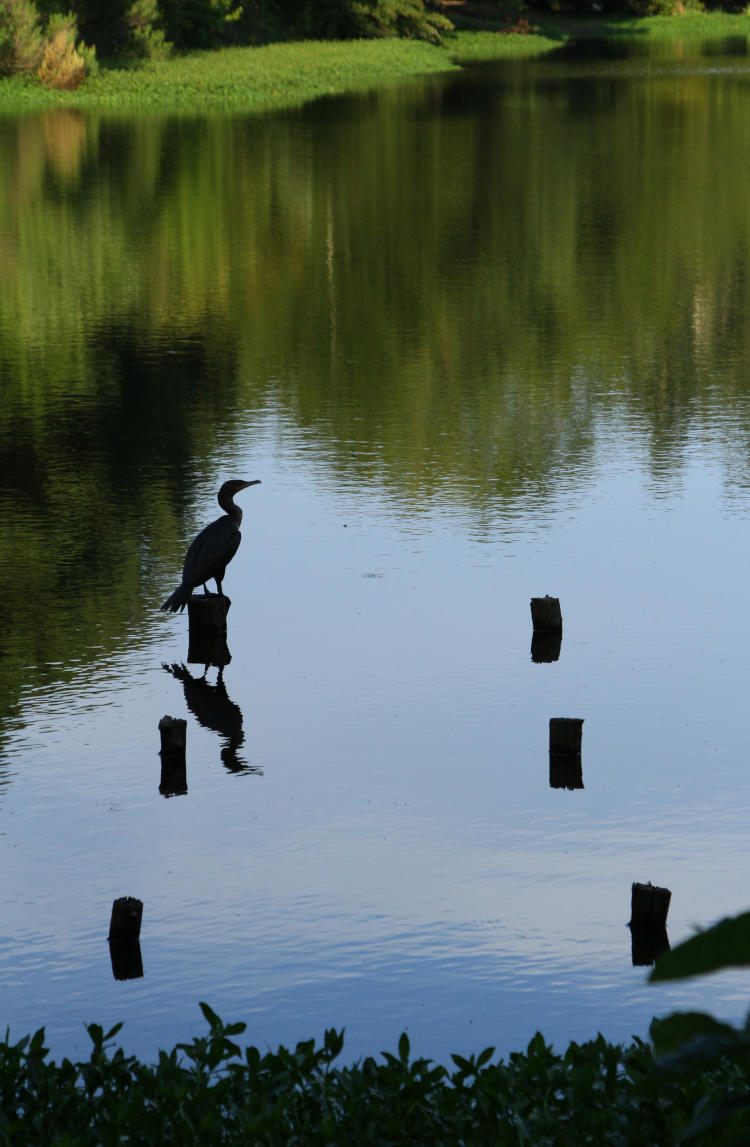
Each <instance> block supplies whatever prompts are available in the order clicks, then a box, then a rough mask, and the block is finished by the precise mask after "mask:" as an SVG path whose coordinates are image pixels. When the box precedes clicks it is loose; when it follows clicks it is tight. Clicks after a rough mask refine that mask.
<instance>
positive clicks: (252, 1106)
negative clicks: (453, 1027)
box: [0, 1004, 746, 1147]
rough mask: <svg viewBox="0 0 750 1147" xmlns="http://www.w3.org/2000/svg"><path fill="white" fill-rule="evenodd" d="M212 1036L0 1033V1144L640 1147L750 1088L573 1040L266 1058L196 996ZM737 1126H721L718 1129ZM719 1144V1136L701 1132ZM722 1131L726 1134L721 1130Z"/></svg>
mask: <svg viewBox="0 0 750 1147" xmlns="http://www.w3.org/2000/svg"><path fill="white" fill-rule="evenodd" d="M201 1009H202V1011H203V1014H204V1017H205V1018H206V1020H207V1021H208V1025H209V1032H208V1034H207V1035H205V1036H198V1037H196V1038H195V1039H193V1041H192V1042H191V1043H189V1044H179V1045H178V1046H177V1047H175V1048H174V1049H173V1050H172V1051H170V1052H166V1051H162V1052H160V1053H159V1057H158V1061H157V1063H156V1064H154V1065H147V1064H144V1063H142V1062H140V1061H139V1060H137V1059H136V1058H135V1057H134V1056H127V1055H125V1053H124V1052H123V1050H122V1049H121V1048H117V1049H114V1050H113V1048H112V1046H111V1041H112V1040H113V1039H114V1037H115V1036H116V1035H117V1033H118V1032H119V1030H120V1027H121V1025H120V1024H118V1025H116V1026H115V1027H114V1028H113V1029H112V1030H111V1031H110V1032H107V1033H106V1034H105V1033H104V1031H103V1029H102V1028H101V1027H100V1026H99V1025H97V1024H92V1025H90V1027H89V1028H88V1032H89V1035H90V1037H91V1040H92V1049H91V1054H90V1057H89V1059H88V1060H86V1061H82V1062H79V1063H72V1062H71V1061H70V1060H68V1059H63V1060H62V1062H61V1063H60V1064H56V1063H53V1062H51V1061H50V1060H49V1058H48V1052H47V1049H46V1048H45V1046H44V1030H43V1029H41V1030H40V1031H38V1032H37V1033H36V1034H35V1035H34V1036H33V1037H28V1036H27V1037H25V1038H24V1039H22V1040H20V1041H18V1042H17V1043H12V1042H11V1041H10V1039H9V1036H8V1035H7V1034H6V1038H5V1040H4V1041H3V1042H1V1043H0V1143H5V1144H23V1145H24V1147H33V1145H36V1144H40V1145H41V1144H44V1145H45V1147H47V1145H49V1144H60V1145H62V1144H76V1145H79V1144H80V1145H87V1144H92V1145H93V1144H101V1143H113V1144H114V1143H119V1142H137V1143H154V1144H157V1143H158V1144H161V1145H169V1144H179V1145H180V1147H189V1145H190V1144H201V1145H202V1147H205V1145H207V1144H218V1143H221V1144H227V1145H231V1144H243V1145H246V1144H248V1143H263V1144H266V1145H268V1147H274V1145H276V1144H278V1145H279V1147H281V1145H282V1144H288V1143H304V1144H306V1145H309V1147H315V1145H317V1144H320V1145H321V1147H322V1145H323V1144H325V1145H326V1147H330V1145H333V1144H351V1143H358V1144H359V1143H367V1142H373V1143H377V1144H379V1145H380V1147H387V1145H388V1144H393V1145H401V1144H404V1145H406V1144H409V1145H413V1144H415V1143H425V1144H426V1143H429V1144H435V1145H438V1144H459V1143H460V1144H487V1143H493V1144H497V1145H501V1147H502V1145H505V1144H507V1145H510V1144H513V1145H514V1147H515V1145H517V1144H519V1143H529V1144H534V1145H535V1147H544V1145H549V1147H555V1145H558V1144H559V1145H560V1147H563V1145H565V1147H574V1145H575V1144H579V1143H581V1144H583V1143H617V1144H623V1145H631V1144H632V1145H633V1147H636V1145H637V1147H642V1145H643V1144H644V1143H658V1144H659V1145H660V1147H670V1145H671V1144H674V1143H676V1142H677V1141H678V1138H679V1136H680V1135H681V1133H682V1132H683V1131H684V1130H685V1129H686V1127H687V1126H688V1124H689V1123H690V1121H691V1119H692V1118H693V1116H694V1113H695V1111H696V1109H699V1108H700V1107H701V1105H703V1106H705V1105H706V1104H707V1103H710V1102H711V1101H712V1100H713V1099H714V1098H715V1096H716V1095H718V1094H723V1093H724V1092H725V1091H726V1088H727V1087H731V1088H734V1089H735V1090H737V1089H742V1088H745V1090H746V1083H745V1080H744V1078H740V1077H741V1073H740V1072H739V1070H738V1069H737V1067H736V1065H733V1064H731V1063H730V1062H728V1061H726V1062H724V1061H720V1062H718V1063H716V1064H714V1065H713V1066H712V1067H711V1068H710V1069H707V1070H705V1071H702V1072H700V1071H698V1072H692V1073H690V1074H688V1075H684V1074H683V1075H669V1074H665V1073H663V1072H660V1071H659V1070H658V1068H657V1066H656V1064H655V1061H654V1058H653V1053H652V1051H651V1048H650V1047H649V1045H648V1044H646V1043H643V1042H642V1041H640V1040H635V1041H634V1042H633V1043H632V1044H631V1045H630V1046H628V1047H622V1046H621V1045H618V1044H610V1043H607V1041H606V1040H605V1039H604V1038H603V1037H602V1036H599V1037H598V1038H597V1039H595V1040H593V1041H591V1042H589V1043H585V1044H580V1045H579V1044H575V1043H571V1045H570V1046H569V1047H568V1049H567V1050H566V1051H565V1052H564V1053H563V1054H562V1055H558V1054H555V1052H554V1051H553V1050H552V1048H551V1047H549V1046H548V1045H547V1044H546V1043H545V1041H544V1039H543V1038H542V1036H541V1035H536V1036H535V1037H534V1039H533V1040H532V1041H531V1043H530V1044H529V1046H528V1049H527V1051H526V1052H525V1053H523V1054H520V1053H517V1054H513V1055H511V1056H510V1057H509V1059H508V1060H507V1062H503V1061H499V1062H493V1056H494V1049H492V1048H487V1049H485V1050H484V1051H482V1052H480V1053H479V1054H478V1055H475V1056H470V1057H468V1058H466V1057H463V1056H459V1055H454V1056H453V1057H452V1059H453V1067H452V1069H451V1070H450V1071H449V1070H448V1069H447V1068H445V1067H443V1066H441V1065H439V1064H435V1063H433V1062H432V1061H430V1060H428V1059H420V1058H416V1059H413V1058H411V1049H410V1046H409V1040H408V1038H407V1036H406V1035H405V1034H404V1035H402V1036H401V1038H400V1040H399V1042H398V1048H397V1051H396V1052H395V1053H393V1054H392V1053H388V1052H384V1053H382V1054H381V1056H380V1057H379V1059H378V1060H376V1059H374V1058H372V1057H370V1056H368V1057H366V1058H365V1059H362V1060H360V1061H358V1062H357V1063H355V1064H353V1065H352V1066H344V1067H341V1066H335V1064H334V1061H335V1060H336V1059H337V1058H338V1057H339V1056H340V1055H341V1053H342V1050H343V1045H344V1037H343V1032H341V1033H338V1032H336V1031H334V1030H333V1029H331V1030H329V1031H327V1032H326V1033H325V1038H324V1040H323V1043H322V1045H321V1046H316V1045H315V1041H314V1040H309V1041H307V1042H302V1043H298V1044H297V1046H296V1048H295V1049H294V1050H289V1049H287V1048H284V1047H280V1048H279V1049H278V1050H277V1051H269V1052H266V1053H265V1054H261V1052H260V1051H259V1050H258V1049H257V1048H254V1047H249V1048H246V1049H242V1048H241V1047H240V1046H239V1045H238V1044H237V1042H236V1039H237V1037H238V1036H240V1035H241V1034H242V1032H243V1031H244V1029H245V1025H244V1024H242V1023H235V1024H224V1023H223V1022H222V1021H221V1019H220V1018H219V1017H218V1016H217V1015H216V1014H215V1012H213V1011H212V1010H211V1008H210V1007H208V1005H207V1004H201ZM727 1131H728V1128H727V1126H724V1128H723V1134H726V1133H727ZM704 1141H706V1142H712V1141H713V1140H704ZM716 1142H722V1143H727V1142H729V1140H727V1139H726V1138H724V1139H721V1140H716Z"/></svg>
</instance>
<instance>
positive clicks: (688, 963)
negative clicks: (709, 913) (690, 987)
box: [649, 912, 750, 980]
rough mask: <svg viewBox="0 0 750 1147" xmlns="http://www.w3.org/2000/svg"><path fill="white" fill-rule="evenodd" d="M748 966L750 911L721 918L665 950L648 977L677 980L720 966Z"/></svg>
mask: <svg viewBox="0 0 750 1147" xmlns="http://www.w3.org/2000/svg"><path fill="white" fill-rule="evenodd" d="M748 966H750V912H743V913H742V915H741V916H733V917H731V918H730V919H727V920H721V921H719V923H718V924H715V925H714V927H713V928H709V929H707V931H705V932H698V933H697V934H696V935H695V936H692V937H691V938H690V939H689V940H686V941H685V943H684V944H680V945H679V946H678V947H677V948H674V949H673V950H672V951H671V952H666V953H665V954H664V955H663V956H662V957H661V958H660V959H659V962H658V963H657V965H656V967H655V968H654V970H653V971H652V973H651V975H650V977H649V978H650V979H651V980H680V979H684V977H686V976H705V975H706V974H707V973H708V972H716V971H718V970H719V969H720V968H732V967H734V968H746V967H748Z"/></svg>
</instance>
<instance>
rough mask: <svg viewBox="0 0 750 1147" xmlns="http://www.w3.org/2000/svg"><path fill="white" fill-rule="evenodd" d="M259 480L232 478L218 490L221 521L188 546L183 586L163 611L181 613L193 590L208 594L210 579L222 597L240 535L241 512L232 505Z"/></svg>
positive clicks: (240, 538) (168, 599)
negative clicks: (247, 488) (199, 587)
mask: <svg viewBox="0 0 750 1147" xmlns="http://www.w3.org/2000/svg"><path fill="white" fill-rule="evenodd" d="M259 484H260V478H253V480H252V481H251V482H241V481H240V480H239V479H237V478H233V479H232V480H231V481H229V482H225V483H224V485H223V486H222V487H221V489H220V490H219V505H220V506H221V508H222V510H223V511H224V513H223V515H222V516H221V517H220V518H217V519H216V521H215V522H211V525H210V526H206V528H205V529H204V530H201V532H200V533H199V534H198V537H197V538H196V539H195V541H194V542H193V543H192V545H191V546H190V549H189V550H188V552H187V553H186V555H185V565H184V566H183V567H182V582H181V584H180V585H178V587H177V589H176V590H175V591H174V593H171V594H170V595H169V597H168V598H167V600H166V601H165V602H164V604H163V605H162V607H161V608H162V609H168V610H171V611H172V613H177V611H178V610H179V611H180V613H182V611H183V609H184V608H185V606H186V605H187V603H188V601H189V599H190V595H191V594H192V592H193V590H194V589H195V587H196V586H199V585H202V586H203V592H204V593H208V587H207V585H206V582H207V581H209V579H210V578H213V579H214V580H215V582H216V588H217V591H218V592H219V593H221V583H222V581H223V580H224V573H225V571H226V568H227V566H228V565H229V563H230V562H231V560H232V558H233V557H234V555H235V554H236V553H237V549H238V547H239V544H240V541H241V540H242V534H241V533H240V522H241V521H242V510H241V509H240V507H239V506H236V505H235V503H234V496H235V494H238V493H239V491H240V490H244V489H245V487H246V486H257V485H259Z"/></svg>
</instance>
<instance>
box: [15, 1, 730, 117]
mask: <svg viewBox="0 0 750 1147" xmlns="http://www.w3.org/2000/svg"><path fill="white" fill-rule="evenodd" d="M519 19H520V22H519V23H518V24H517V25H516V26H517V27H518V29H519V30H518V31H510V32H508V31H498V32H488V31H477V32H472V31H460V32H459V33H458V34H457V35H456V37H454V38H451V39H450V40H447V41H446V42H445V44H444V45H443V46H442V47H435V46H433V45H430V44H426V43H423V42H421V41H413V40H359V41H351V42H335V43H332V42H319V41H316V42H304V43H289V44H270V45H267V46H265V47H260V48H228V49H224V50H222V51H218V52H195V53H191V54H190V55H187V56H183V57H178V58H175V59H172V60H164V61H149V62H146V63H144V64H142V65H141V66H139V67H133V68H129V69H123V68H112V69H108V68H104V69H102V70H101V72H100V73H99V74H98V75H97V76H93V77H91V78H90V79H88V80H87V81H86V82H85V83H84V85H83V86H82V87H81V88H80V89H79V90H78V91H76V92H56V91H48V90H46V89H44V88H42V87H41V86H40V85H39V84H38V83H37V82H36V81H34V82H32V81H31V80H29V79H24V78H14V79H4V80H0V112H5V113H15V112H18V111H22V110H32V109H33V110H36V109H44V108H51V107H60V106H64V107H79V108H94V107H96V108H111V109H118V108H122V109H134V108H139V109H143V110H145V109H164V110H172V109H182V110H190V111H192V112H195V111H199V112H200V111H210V110H222V109H227V110H242V111H264V110H266V109H270V108H278V107H294V106H298V105H300V104H303V103H306V102H308V101H310V100H314V99H317V98H319V97H320V96H324V95H331V94H339V93H343V92H348V91H356V90H358V89H359V90H361V89H365V88H370V87H374V86H376V85H379V84H385V83H393V82H396V81H399V80H403V79H406V78H408V77H411V76H418V75H426V74H429V73H436V72H446V71H451V70H453V69H455V68H456V67H459V66H461V65H462V64H463V63H469V62H471V61H473V60H489V59H512V58H525V57H528V56H530V55H537V54H540V53H544V52H548V51H551V50H552V49H554V48H556V47H559V46H560V44H561V43H565V42H566V41H569V40H572V39H582V38H587V39H591V38H606V39H610V38H618V39H620V38H633V39H643V38H649V39H661V40H664V39H673V40H683V41H685V40H690V39H693V40H696V39H721V38H723V37H728V36H744V37H745V38H748V24H749V21H748V17H747V16H729V15H725V14H711V15H709V14H704V13H690V14H685V15H684V16H674V17H661V16H659V17H651V18H649V19H636V18H628V17H623V18H610V17H599V18H588V17H583V18H580V19H572V18H567V19H565V18H551V17H550V18H548V17H531V16H529V17H525V16H523V17H521V18H519Z"/></svg>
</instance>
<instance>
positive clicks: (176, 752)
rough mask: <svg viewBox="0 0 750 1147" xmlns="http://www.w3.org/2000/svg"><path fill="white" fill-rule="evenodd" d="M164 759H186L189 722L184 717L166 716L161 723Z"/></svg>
mask: <svg viewBox="0 0 750 1147" xmlns="http://www.w3.org/2000/svg"><path fill="white" fill-rule="evenodd" d="M159 736H160V737H161V754H162V756H163V757H184V756H185V745H186V743H187V721H186V720H185V719H184V717H170V716H164V717H162V719H161V721H160V722H159Z"/></svg>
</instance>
